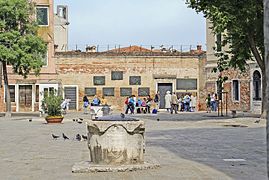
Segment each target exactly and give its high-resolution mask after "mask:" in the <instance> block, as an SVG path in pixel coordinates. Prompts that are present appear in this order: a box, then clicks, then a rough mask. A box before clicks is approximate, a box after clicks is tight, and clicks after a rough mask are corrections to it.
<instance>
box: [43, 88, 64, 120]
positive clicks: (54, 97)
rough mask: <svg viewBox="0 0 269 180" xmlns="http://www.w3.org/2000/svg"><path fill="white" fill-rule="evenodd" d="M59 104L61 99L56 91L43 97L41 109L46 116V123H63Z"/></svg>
mask: <svg viewBox="0 0 269 180" xmlns="http://www.w3.org/2000/svg"><path fill="white" fill-rule="evenodd" d="M61 103H62V97H61V96H59V95H58V93H57V92H56V91H52V92H50V93H49V94H45V95H44V99H43V101H42V109H43V111H44V112H46V113H47V114H48V115H47V116H46V117H45V119H46V121H47V123H61V122H62V121H63V118H64V117H63V115H62V108H61Z"/></svg>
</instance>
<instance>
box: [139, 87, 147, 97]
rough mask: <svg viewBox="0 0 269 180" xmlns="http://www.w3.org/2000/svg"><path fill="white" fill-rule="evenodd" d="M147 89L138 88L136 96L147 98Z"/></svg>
mask: <svg viewBox="0 0 269 180" xmlns="http://www.w3.org/2000/svg"><path fill="white" fill-rule="evenodd" d="M148 95H149V88H138V96H148Z"/></svg>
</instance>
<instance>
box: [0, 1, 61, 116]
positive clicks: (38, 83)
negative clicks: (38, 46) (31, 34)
mask: <svg viewBox="0 0 269 180" xmlns="http://www.w3.org/2000/svg"><path fill="white" fill-rule="evenodd" d="M33 2H34V3H35V7H36V18H37V19H38V25H39V29H38V34H39V35H40V36H41V37H42V38H43V39H44V41H45V42H46V43H47V47H48V52H47V56H46V57H45V58H44V62H45V64H46V65H45V66H43V67H42V70H41V72H40V75H39V76H38V77H36V76H35V75H34V74H33V73H32V74H30V75H29V76H28V78H27V79H23V77H21V76H19V75H16V74H14V73H13V72H12V68H11V67H8V78H9V85H10V95H11V102H12V111H16V112H26V111H27V112H29V111H38V110H39V108H40V105H41V101H42V99H43V95H44V92H46V91H51V90H53V89H58V81H57V76H56V69H55V63H54V61H53V59H52V57H53V55H54V17H53V16H54V13H53V11H54V9H53V0H33ZM1 90H2V93H1V96H0V98H1V99H0V102H1V103H0V111H5V98H4V94H5V93H4V91H5V90H4V88H1Z"/></svg>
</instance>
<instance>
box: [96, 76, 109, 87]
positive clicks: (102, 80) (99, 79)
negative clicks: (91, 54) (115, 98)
mask: <svg viewBox="0 0 269 180" xmlns="http://www.w3.org/2000/svg"><path fill="white" fill-rule="evenodd" d="M105 81H106V77H105V76H93V84H94V85H105Z"/></svg>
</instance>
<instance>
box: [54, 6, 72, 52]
mask: <svg viewBox="0 0 269 180" xmlns="http://www.w3.org/2000/svg"><path fill="white" fill-rule="evenodd" d="M68 25H69V22H68V7H67V6H65V5H58V6H57V13H56V14H55V15H54V47H55V51H58V52H59V51H68Z"/></svg>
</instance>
